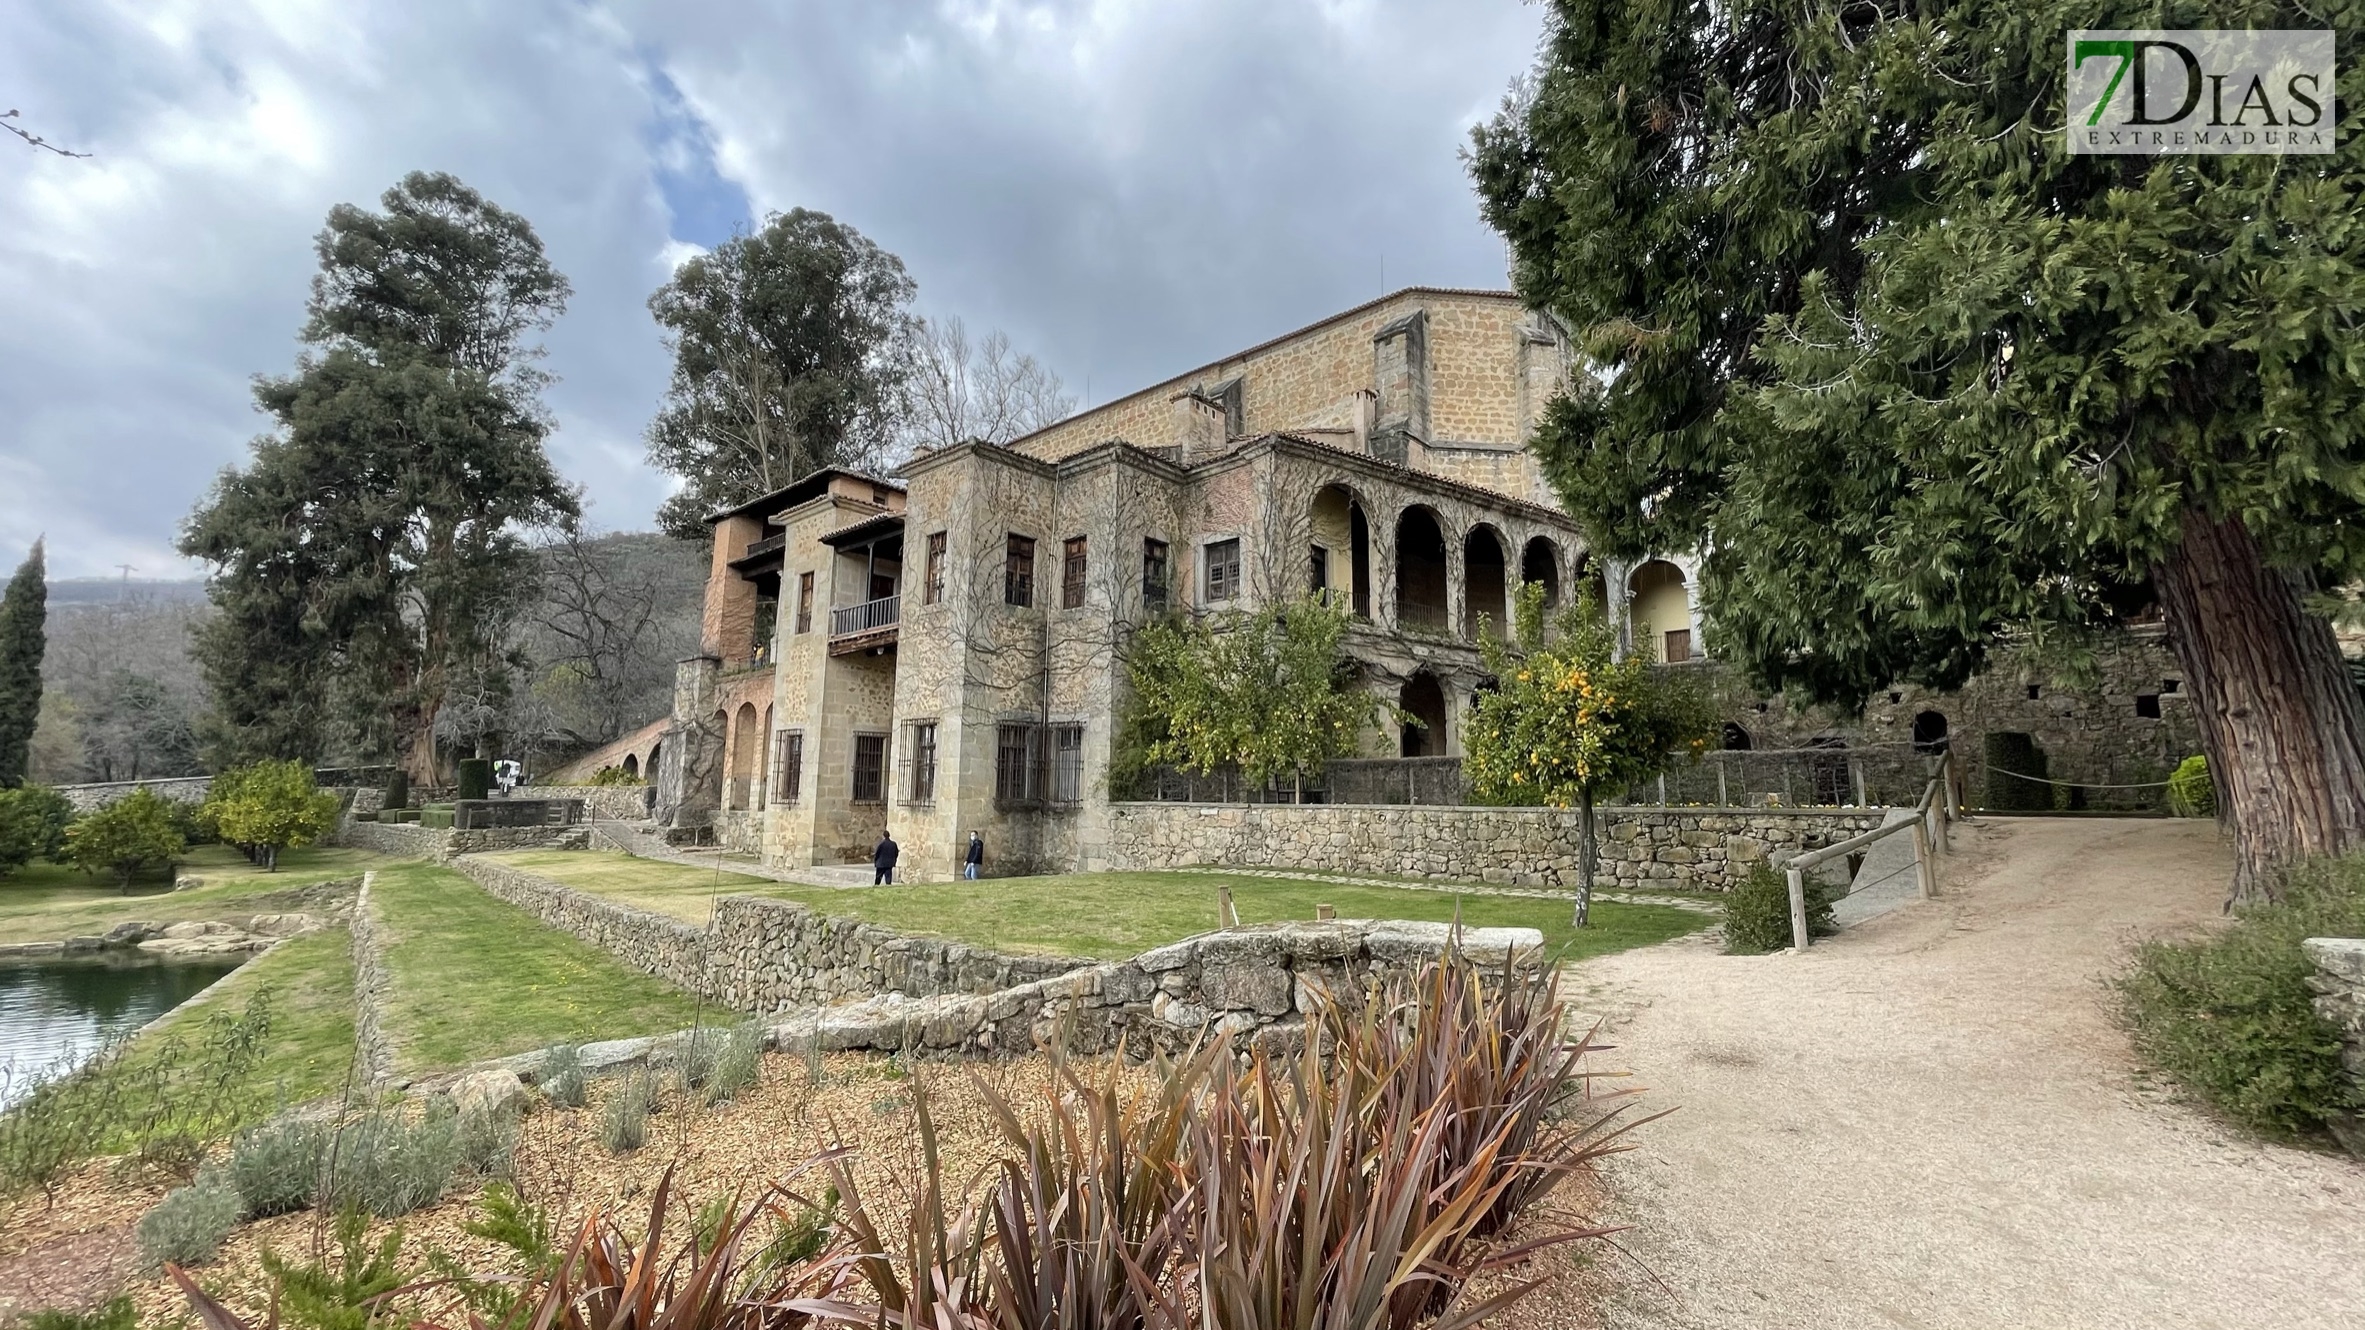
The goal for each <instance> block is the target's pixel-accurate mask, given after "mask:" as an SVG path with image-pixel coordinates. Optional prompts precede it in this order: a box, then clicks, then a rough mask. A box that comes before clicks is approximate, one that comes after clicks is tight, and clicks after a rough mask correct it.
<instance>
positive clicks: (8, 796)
mask: <svg viewBox="0 0 2365 1330" xmlns="http://www.w3.org/2000/svg"><path fill="white" fill-rule="evenodd" d="M73 820H74V805H72V804H70V803H68V802H66V796H64V795H62V794H59V793H58V792H57V791H56V790H53V789H51V788H49V787H48V786H46V785H21V786H18V787H17V788H16V789H13V790H0V877H6V876H8V875H9V874H10V873H12V872H14V871H16V870H17V869H19V868H22V867H24V866H25V865H26V864H29V863H31V862H32V861H33V860H35V859H48V860H51V861H53V862H55V861H57V860H59V859H60V858H61V857H62V856H63V855H64V854H65V850H66V827H67V826H68V825H69V824H71V823H72V822H73Z"/></svg>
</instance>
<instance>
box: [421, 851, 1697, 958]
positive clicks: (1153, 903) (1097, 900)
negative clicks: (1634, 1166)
mask: <svg viewBox="0 0 2365 1330" xmlns="http://www.w3.org/2000/svg"><path fill="white" fill-rule="evenodd" d="M488 857H490V858H492V859H495V860H498V861H500V862H502V863H506V864H509V865H511V866H512V867H515V868H520V869H523V870H525V871H527V872H531V873H538V874H541V875H542V876H544V877H549V878H554V879H556V880H558V881H561V882H565V883H567V884H569V885H571V886H575V887H578V888H581V889H582V890H584V891H589V892H592V893H595V894H597V895H600V896H604V897H607V898H608V899H610V900H614V901H617V902H620V903H623V904H629V905H634V906H638V907H640V908H641V909H645V910H650V911H653V912H657V913H662V914H669V915H672V916H674V917H675V918H678V919H684V920H688V921H690V922H693V923H703V922H704V921H705V919H706V915H707V908H708V903H709V901H710V900H712V899H713V898H714V897H715V896H717V895H731V894H742V895H751V896H772V897H777V898H781V899H786V900H794V901H799V902H802V903H803V904H805V905H808V906H810V907H812V908H813V909H815V910H818V911H820V912H821V913H824V914H830V915H839V916H851V917H853V918H857V919H862V920H866V921H868V922H870V923H875V924H879V925H882V926H885V927H888V928H893V929H896V930H898V931H900V932H906V933H923V934H930V935H934V936H937V937H947V938H954V939H958V940H960V941H963V942H971V943H975V944H977V945H979V946H985V947H991V948H993V949H995V950H997V951H1008V952H1016V953H1023V954H1033V955H1052V956H1076V957H1083V958H1086V959H1092V960H1122V959H1124V958H1125V957H1128V956H1135V955H1139V954H1140V953H1142V952H1144V951H1147V950H1149V949H1150V948H1152V947H1158V946H1163V945H1165V944H1166V943H1169V942H1175V941H1179V940H1181V939H1183V938H1186V937H1189V936H1191V935H1193V934H1195V933H1204V932H1206V931H1208V930H1209V929H1212V928H1214V927H1215V926H1216V888H1217V886H1218V885H1219V884H1226V883H1228V884H1229V885H1230V886H1231V888H1232V902H1233V905H1234V908H1236V909H1237V910H1238V911H1239V913H1240V921H1241V922H1242V923H1248V924H1257V923H1274V922H1278V921H1281V920H1285V919H1312V918H1313V917H1314V914H1315V906H1317V905H1323V904H1327V905H1330V906H1332V907H1334V908H1335V909H1337V911H1338V914H1339V917H1340V918H1342V919H1415V920H1433V921H1436V922H1440V923H1443V922H1448V921H1450V920H1452V919H1453V917H1454V910H1455V907H1456V906H1457V905H1459V907H1460V909H1461V918H1462V922H1464V923H1466V924H1469V925H1471V926H1472V927H1483V928H1496V927H1518V928H1533V929H1537V930H1539V931H1541V932H1542V933H1543V935H1544V943H1545V946H1546V947H1547V948H1549V949H1551V950H1552V951H1553V952H1555V953H1556V954H1558V955H1559V956H1560V958H1561V959H1563V960H1579V959H1582V958H1584V957H1587V956H1598V955H1602V954H1604V953H1606V952H1613V951H1624V950H1627V949H1628V948H1632V947H1641V946H1648V945H1650V944H1652V943H1655V942H1664V941H1666V940H1668V939H1669V938H1673V937H1679V936H1682V935H1683V934H1686V933H1690V932H1694V931H1697V930H1698V929H1700V928H1703V927H1705V926H1707V924H1708V923H1709V922H1710V920H1709V918H1708V917H1707V916H1705V915H1703V914H1701V913H1699V912H1697V911H1692V910H1685V909H1682V908H1680V907H1677V906H1672V905H1629V904H1622V903H1617V902H1610V901H1599V902H1596V903H1595V904H1594V906H1593V924H1592V926H1591V927H1589V928H1586V929H1583V930H1578V929H1574V928H1571V927H1569V902H1568V900H1567V899H1565V898H1551V897H1526V896H1497V895H1487V894H1483V893H1479V892H1454V891H1450V890H1430V889H1421V888H1414V887H1385V886H1363V885H1358V884H1354V883H1346V882H1338V881H1303V880H1298V879H1291V878H1271V877H1257V876H1254V875H1250V874H1242V875H1239V876H1226V875H1224V874H1221V873H1205V872H1198V873H1073V874H1059V875H1055V876H1048V877H1004V878H987V879H985V880H983V881H979V882H938V883H924V884H919V885H914V886H897V887H841V888H830V887H811V886H803V885H799V884H795V883H780V882H773V881H770V880H768V879H764V878H753V877H745V876H741V875H739V874H734V873H717V872H715V871H714V870H712V869H705V868H693V867H688V866H684V865H679V864H669V863H661V862H656V861H652V860H646V859H635V858H633V857H632V856H630V855H625V854H615V853H608V852H602V851H586V850H522V851H514V852H510V853H505V854H496V855H491V856H488ZM383 880H384V876H383V875H381V876H380V881H383Z"/></svg>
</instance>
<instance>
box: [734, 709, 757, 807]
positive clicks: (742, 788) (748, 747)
mask: <svg viewBox="0 0 2365 1330" xmlns="http://www.w3.org/2000/svg"><path fill="white" fill-rule="evenodd" d="M756 724H757V721H756V711H755V703H753V702H742V703H740V704H739V714H738V716H737V718H735V719H734V720H733V721H732V723H731V788H730V791H729V794H730V798H729V801H728V806H729V807H732V808H746V807H749V806H750V803H751V795H752V794H753V791H754V785H755V757H756V748H757V746H758V745H759V744H760V743H761V741H762V736H761V735H759V734H758V733H757V731H756Z"/></svg>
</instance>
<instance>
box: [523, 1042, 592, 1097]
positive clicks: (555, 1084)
mask: <svg viewBox="0 0 2365 1330" xmlns="http://www.w3.org/2000/svg"><path fill="white" fill-rule="evenodd" d="M534 1080H535V1083H536V1084H538V1085H540V1086H541V1087H542V1097H543V1098H545V1099H548V1100H549V1101H550V1102H551V1103H554V1104H556V1105H558V1106H559V1107H561V1108H581V1107H583V1104H584V1101H586V1100H587V1099H589V1098H590V1097H591V1076H590V1073H588V1072H586V1071H584V1070H583V1050H582V1048H581V1047H580V1046H578V1045H575V1044H552V1045H551V1046H550V1047H548V1048H546V1049H543V1050H542V1065H541V1066H540V1067H539V1068H538V1069H537V1070H536V1071H535V1073H534Z"/></svg>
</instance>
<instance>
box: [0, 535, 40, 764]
mask: <svg viewBox="0 0 2365 1330" xmlns="http://www.w3.org/2000/svg"><path fill="white" fill-rule="evenodd" d="M48 617H49V572H48V561H47V560H46V559H44V558H43V557H42V550H41V542H40V541H38V540H36V541H34V542H33V551H32V553H30V554H27V555H26V556H25V561H24V562H23V563H21V564H18V565H17V569H16V576H14V577H12V578H10V579H8V590H7V592H6V593H5V595H0V788H9V787H13V786H17V785H22V784H24V782H25V761H26V757H27V754H28V753H29V752H30V750H31V748H32V745H33V727H34V726H35V725H37V724H39V723H40V721H41V652H42V648H43V647H44V646H46V645H47V643H48V636H47V634H46V633H45V632H44V631H43V629H44V625H45V624H46V622H47V620H48Z"/></svg>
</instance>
